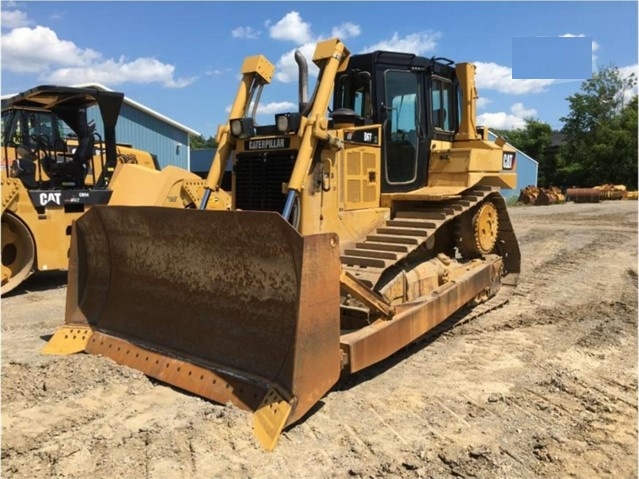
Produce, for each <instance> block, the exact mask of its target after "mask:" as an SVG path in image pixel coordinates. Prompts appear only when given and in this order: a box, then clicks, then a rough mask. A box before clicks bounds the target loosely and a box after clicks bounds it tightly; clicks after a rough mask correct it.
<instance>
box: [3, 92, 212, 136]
mask: <svg viewBox="0 0 639 479" xmlns="http://www.w3.org/2000/svg"><path fill="white" fill-rule="evenodd" d="M72 86H73V87H74V88H97V89H99V90H104V91H114V90H111V89H110V88H107V87H106V86H104V85H102V84H100V83H82V84H80V85H72ZM15 95H16V93H12V94H10V95H2V97H1V98H2V99H7V98H11V97H13V96H15ZM124 103H126V104H127V105H130V106H132V107H133V108H135V109H137V110H140V111H143V112H144V113H146V114H147V115H150V116H152V117H154V118H157V119H158V120H160V121H163V122H164V123H167V124H169V125H171V126H173V127H175V128H177V129H178V130H182V131H184V132H186V133H188V134H189V135H193V136H201V133H200V132H198V131H196V130H193V129H192V128H189V127H188V126H185V125H183V124H182V123H179V122H177V121H175V120H172V119H171V118H169V117H168V116H164V115H162V114H161V113H158V112H157V111H155V110H153V109H151V108H149V107H148V106H144V105H143V104H142V103H138V102H137V101H135V100H132V99H131V98H129V97H128V96H126V95H125V96H124Z"/></svg>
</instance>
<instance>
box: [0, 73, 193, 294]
mask: <svg viewBox="0 0 639 479" xmlns="http://www.w3.org/2000/svg"><path fill="white" fill-rule="evenodd" d="M123 98H124V95H123V94H122V93H119V92H112V91H103V90H100V89H96V88H75V87H63V86H46V85H43V86H38V87H35V88H32V89H30V90H28V91H25V92H23V93H21V94H19V95H15V96H13V97H11V98H8V99H5V100H3V102H2V132H1V133H2V161H1V162H0V169H1V171H2V174H1V179H0V181H1V183H2V291H1V292H2V294H3V295H4V294H6V293H8V292H10V291H12V290H14V289H15V288H16V287H17V286H18V285H20V284H21V283H22V282H23V281H24V280H25V279H26V278H27V277H28V276H29V275H30V274H32V273H33V272H38V271H45V270H66V269H67V266H68V251H69V243H70V239H71V225H72V223H73V222H74V221H75V220H76V219H78V218H79V217H80V216H81V215H82V214H83V213H84V212H85V211H86V210H88V209H89V208H90V207H91V206H92V205H96V204H106V203H109V204H133V205H139V204H149V205H154V204H160V205H168V206H176V207H186V206H187V205H188V204H192V203H193V202H194V201H195V202H196V203H199V198H200V196H201V193H198V191H203V186H204V185H203V182H202V180H200V179H199V178H198V177H197V176H196V175H194V174H191V173H189V172H185V171H183V170H180V169H179V168H175V167H168V168H166V169H165V170H163V171H162V172H160V171H158V163H157V159H156V158H155V157H154V156H152V155H150V154H149V153H147V152H144V151H140V150H136V149H134V148H131V147H130V146H126V145H121V144H117V143H116V139H115V125H116V122H117V120H118V116H119V112H120V108H121V105H122V101H123ZM94 105H97V106H98V108H99V111H100V114H101V118H102V123H103V124H104V137H102V136H101V135H100V134H99V133H98V132H97V131H95V126H94V125H91V124H89V122H88V121H87V113H86V110H87V108H89V107H91V106H94ZM124 165H126V166H127V170H126V171H127V174H126V175H125V176H126V179H119V177H120V167H121V166H124ZM145 173H146V174H145ZM183 185H184V186H185V188H182V186H183ZM182 190H184V191H182ZM189 191H191V192H192V193H193V195H197V194H200V196H195V199H194V200H193V199H191V200H189V199H188V198H187V196H188V194H187V193H188V192H189ZM150 194H152V195H153V200H150V199H149V195H150Z"/></svg>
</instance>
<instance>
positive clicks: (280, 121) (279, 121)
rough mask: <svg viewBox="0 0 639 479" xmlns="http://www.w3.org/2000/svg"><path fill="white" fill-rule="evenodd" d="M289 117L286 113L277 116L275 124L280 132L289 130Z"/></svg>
mask: <svg viewBox="0 0 639 479" xmlns="http://www.w3.org/2000/svg"><path fill="white" fill-rule="evenodd" d="M288 123H289V122H288V117H287V116H286V115H277V116H276V117H275V125H276V126H277V131H279V132H280V133H287V132H288Z"/></svg>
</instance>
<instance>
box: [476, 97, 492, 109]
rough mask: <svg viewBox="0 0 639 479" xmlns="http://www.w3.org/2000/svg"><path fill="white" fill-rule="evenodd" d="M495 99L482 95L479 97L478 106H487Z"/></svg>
mask: <svg viewBox="0 0 639 479" xmlns="http://www.w3.org/2000/svg"><path fill="white" fill-rule="evenodd" d="M492 102H493V101H492V100H491V99H490V98H486V97H485V96H480V97H479V98H477V108H485V107H486V106H487V105H488V104H489V103H492Z"/></svg>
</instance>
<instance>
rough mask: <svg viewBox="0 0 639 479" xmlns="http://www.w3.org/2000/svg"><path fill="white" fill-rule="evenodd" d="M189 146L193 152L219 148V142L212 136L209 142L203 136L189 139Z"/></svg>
mask: <svg viewBox="0 0 639 479" xmlns="http://www.w3.org/2000/svg"><path fill="white" fill-rule="evenodd" d="M189 146H190V147H191V149H192V150H204V149H206V148H217V141H215V138H214V137H212V136H209V138H208V139H207V140H205V139H204V137H203V136H202V135H200V136H191V137H189Z"/></svg>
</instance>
